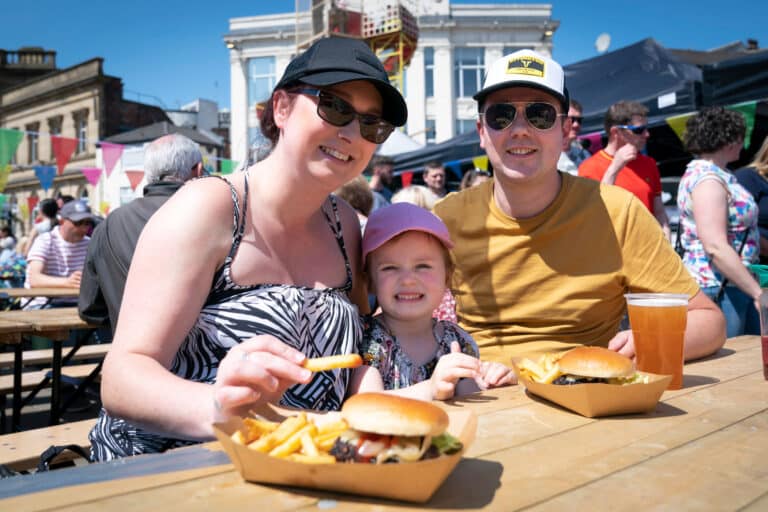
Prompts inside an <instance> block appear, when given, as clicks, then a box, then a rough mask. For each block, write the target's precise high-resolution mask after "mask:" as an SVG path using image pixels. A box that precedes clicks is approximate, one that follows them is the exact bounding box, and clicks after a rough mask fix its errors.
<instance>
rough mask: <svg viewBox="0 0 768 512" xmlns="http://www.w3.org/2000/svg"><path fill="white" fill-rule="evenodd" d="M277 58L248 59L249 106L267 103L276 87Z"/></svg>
mask: <svg viewBox="0 0 768 512" xmlns="http://www.w3.org/2000/svg"><path fill="white" fill-rule="evenodd" d="M275 75H276V73H275V58H274V57H256V58H253V59H248V106H249V108H250V107H251V106H253V105H254V104H255V103H259V102H262V101H266V100H268V99H269V96H270V94H272V89H273V88H274V87H275V81H276V76H275Z"/></svg>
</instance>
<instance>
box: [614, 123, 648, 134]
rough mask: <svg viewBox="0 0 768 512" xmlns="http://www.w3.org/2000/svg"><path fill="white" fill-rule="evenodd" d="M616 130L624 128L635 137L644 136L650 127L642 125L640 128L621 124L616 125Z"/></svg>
mask: <svg viewBox="0 0 768 512" xmlns="http://www.w3.org/2000/svg"><path fill="white" fill-rule="evenodd" d="M616 128H623V129H624V130H629V131H631V132H632V133H634V134H635V135H642V134H643V133H645V131H646V130H647V129H648V125H647V124H641V125H640V126H630V125H628V124H619V125H616Z"/></svg>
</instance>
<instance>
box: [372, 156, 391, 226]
mask: <svg viewBox="0 0 768 512" xmlns="http://www.w3.org/2000/svg"><path fill="white" fill-rule="evenodd" d="M394 167H395V161H394V160H393V159H392V157H389V156H381V155H373V158H371V162H370V164H369V168H370V175H371V180H370V181H369V185H370V186H371V190H372V191H373V208H372V209H371V212H375V211H376V210H378V209H379V208H381V207H384V206H387V205H388V204H389V203H390V201H391V200H392V194H393V193H394V190H392V188H391V187H392V169H394Z"/></svg>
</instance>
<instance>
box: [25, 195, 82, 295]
mask: <svg viewBox="0 0 768 512" xmlns="http://www.w3.org/2000/svg"><path fill="white" fill-rule="evenodd" d="M58 217H59V223H58V224H57V225H56V226H55V227H54V228H53V229H51V230H50V231H48V232H47V233H42V234H40V236H38V237H37V238H35V241H34V242H33V243H32V247H31V248H30V249H29V253H28V254H27V277H26V280H25V281H24V286H25V287H26V288H34V287H48V288H77V287H79V286H80V277H81V275H82V270H83V264H84V263H85V255H86V252H87V251H88V244H89V242H90V241H91V239H90V238H88V236H87V234H88V232H89V230H90V229H91V227H93V223H94V217H93V214H91V209H90V208H89V207H88V205H87V204H85V202H83V201H80V200H74V201H70V202H68V203H67V204H65V205H64V207H63V208H62V209H61V210H59V214H58ZM45 302H46V300H45V298H42V297H36V298H35V299H33V300H32V301H30V302H29V304H27V306H26V307H25V309H38V308H40V307H42V306H43V305H44V304H45ZM67 302H68V301H66V300H62V299H60V300H56V301H51V303H55V304H56V305H65V304H66V303H67Z"/></svg>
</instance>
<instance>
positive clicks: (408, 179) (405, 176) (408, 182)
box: [400, 171, 413, 188]
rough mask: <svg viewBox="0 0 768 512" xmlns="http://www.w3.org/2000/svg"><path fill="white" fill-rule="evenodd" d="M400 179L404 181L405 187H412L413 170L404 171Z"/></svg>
mask: <svg viewBox="0 0 768 512" xmlns="http://www.w3.org/2000/svg"><path fill="white" fill-rule="evenodd" d="M400 181H402V182H403V188H405V187H410V186H411V182H412V181H413V171H408V172H404V173H403V174H401V175H400Z"/></svg>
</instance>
